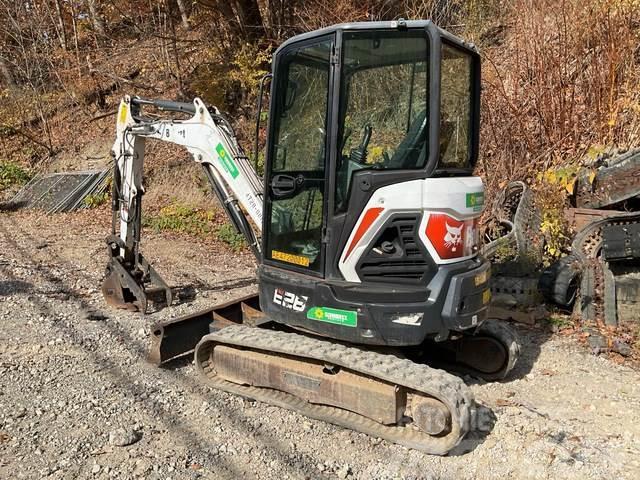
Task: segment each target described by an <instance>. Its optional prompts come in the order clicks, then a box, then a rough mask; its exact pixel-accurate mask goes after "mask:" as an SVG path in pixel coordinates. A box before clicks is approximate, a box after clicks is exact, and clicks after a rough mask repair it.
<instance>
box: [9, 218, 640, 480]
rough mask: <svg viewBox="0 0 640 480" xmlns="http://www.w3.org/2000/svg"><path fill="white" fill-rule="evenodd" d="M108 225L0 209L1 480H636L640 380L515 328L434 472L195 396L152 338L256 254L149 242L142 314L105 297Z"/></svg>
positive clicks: (217, 294)
mask: <svg viewBox="0 0 640 480" xmlns="http://www.w3.org/2000/svg"><path fill="white" fill-rule="evenodd" d="M107 218H108V212H106V211H98V212H89V213H87V212H84V213H82V214H74V215H59V216H54V217H51V218H46V217H44V216H42V215H37V214H16V213H1V212H0V478H7V479H9V478H44V477H47V478H65V479H76V478H105V479H106V478H150V479H169V478H171V479H183V478H187V479H189V478H258V479H285V478H314V479H315V478H343V479H344V478H353V479H396V478H402V479H461V478H477V479H487V478H523V479H528V478H532V479H533V478H536V479H537V478H554V479H556V478H576V479H577V478H579V479H584V478H628V479H635V478H638V477H640V455H639V454H640V422H638V417H639V415H640V386H639V380H640V375H639V374H638V372H636V371H634V370H632V369H631V368H629V367H625V366H619V365H616V364H614V363H612V362H610V361H609V360H607V359H605V358H601V357H596V356H593V355H591V354H590V353H589V352H588V351H587V350H585V349H584V348H583V347H582V346H580V345H577V344H576V343H575V341H574V340H572V339H568V338H562V337H555V336H551V335H550V334H549V333H547V332H546V331H545V330H543V329H530V330H524V329H520V333H521V335H522V337H523V342H524V345H523V352H524V354H523V357H522V358H521V361H520V363H519V365H518V366H517V369H516V371H515V373H514V375H513V376H512V378H511V379H509V380H508V381H505V382H503V383H495V384H485V383H478V382H477V381H473V380H472V379H469V378H466V379H465V380H466V381H467V383H469V384H470V385H471V387H472V389H473V391H474V393H475V395H476V399H477V401H478V402H479V403H480V404H481V406H482V407H481V408H482V411H483V413H484V414H485V415H486V418H488V419H489V421H488V422H487V423H486V426H485V431H482V432H475V433H474V434H472V435H471V436H470V437H469V438H468V439H466V440H465V441H464V442H463V444H462V445H461V446H460V447H459V448H458V449H457V450H456V451H455V452H453V454H451V455H449V456H447V457H433V456H428V455H424V454H421V453H419V452H415V451H411V450H407V449H405V448H403V447H399V446H396V445H390V444H388V443H386V442H384V441H380V440H378V439H374V438H370V437H367V436H365V435H362V434H358V433H355V432H350V431H346V430H343V429H340V428H337V427H333V426H331V425H328V424H325V423H322V422H318V421H314V420H309V419H306V418H304V417H302V416H300V415H297V414H294V413H291V412H288V411H285V410H281V409H278V408H275V407H269V406H266V405H263V404H259V403H256V402H252V401H248V400H244V399H241V398H238V397H234V396H231V395H227V394H225V393H221V392H215V391H211V390H209V389H208V388H206V387H203V386H201V385H200V384H199V383H198V381H197V377H196V374H195V371H194V368H193V365H192V364H191V363H190V362H188V361H184V362H181V363H177V364H173V365H171V366H170V367H169V368H166V369H158V368H155V367H153V366H151V365H149V364H148V363H146V361H145V359H144V351H145V348H146V343H147V336H148V333H149V326H150V325H151V324H152V323H153V322H155V321H158V320H161V319H164V318H170V317H173V316H176V315H179V314H183V313H186V312H189V311H193V310H197V309H201V308H203V307H205V306H208V305H211V304H213V303H216V302H219V301H221V300H224V299H227V298H229V297H230V296H235V295H238V294H243V293H249V292H251V291H252V289H254V288H255V287H254V286H253V285H252V277H253V271H254V268H255V267H254V264H253V260H252V258H251V257H250V256H249V255H244V256H241V257H240V258H238V256H237V255H234V254H232V253H231V252H229V251H226V250H224V249H221V247H220V246H216V245H204V244H200V243H199V242H195V241H189V240H185V239H180V238H173V237H169V236H166V235H147V236H146V237H145V242H144V247H143V251H144V252H145V256H146V257H147V258H148V259H149V260H150V261H151V262H152V263H153V264H154V265H155V266H156V267H157V269H158V270H159V271H160V272H161V273H162V274H164V275H165V277H166V278H167V279H168V280H169V283H170V284H172V285H179V286H181V287H182V288H181V292H182V293H181V295H180V301H181V303H180V304H179V305H177V306H175V307H172V308H169V309H165V310H162V311H160V312H157V313H154V314H152V315H148V316H147V317H143V316H141V315H139V314H131V313H125V312H120V311H115V310H112V309H109V308H107V307H106V306H105V305H104V303H103V301H102V298H101V296H100V294H99V285H100V280H101V275H102V273H103V268H104V261H105V258H106V257H105V247H104V245H103V243H102V241H103V240H102V239H103V238H104V237H105V234H106V232H107V230H108V227H107V225H106V219H107Z"/></svg>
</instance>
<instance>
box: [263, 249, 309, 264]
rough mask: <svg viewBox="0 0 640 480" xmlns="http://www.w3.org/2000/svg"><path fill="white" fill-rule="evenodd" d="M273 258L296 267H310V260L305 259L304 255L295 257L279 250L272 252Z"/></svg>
mask: <svg viewBox="0 0 640 480" xmlns="http://www.w3.org/2000/svg"><path fill="white" fill-rule="evenodd" d="M271 258H272V259H273V260H280V261H282V262H287V263H293V264H294V265H300V266H302V267H308V266H309V259H308V258H307V257H303V256H302V255H293V254H291V253H284V252H279V251H278V250H271Z"/></svg>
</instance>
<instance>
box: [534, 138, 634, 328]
mask: <svg viewBox="0 0 640 480" xmlns="http://www.w3.org/2000/svg"><path fill="white" fill-rule="evenodd" d="M592 167H593V168H594V169H595V172H593V171H591V172H592V173H591V174H589V172H587V171H586V170H585V172H584V173H583V174H581V175H579V176H578V179H577V182H576V191H575V196H574V204H575V208H573V209H570V210H569V212H568V213H569V215H570V217H572V219H573V220H574V224H575V227H576V231H577V233H576V235H575V237H574V239H573V242H572V244H571V254H570V255H567V256H566V257H564V258H561V259H560V260H559V261H558V262H557V263H555V264H554V265H552V266H551V267H549V268H548V269H546V270H545V271H544V272H543V274H542V276H541V278H540V290H541V292H542V293H543V294H544V296H545V298H546V299H547V300H549V301H551V302H554V303H556V304H558V305H560V306H562V307H565V308H573V309H574V312H576V313H579V314H580V316H581V318H582V319H583V320H584V321H586V322H590V321H595V320H602V321H604V323H605V324H606V325H610V326H617V325H618V324H620V323H621V322H624V321H627V320H632V318H629V317H630V315H629V313H631V312H634V310H635V309H636V308H637V307H636V306H635V305H636V304H638V305H640V303H639V302H640V299H639V298H638V296H637V295H633V292H636V293H637V288H636V285H635V284H636V283H637V279H638V273H639V272H640V268H639V267H640V263H638V260H639V259H640V197H639V196H640V149H636V150H631V151H628V152H624V153H622V154H609V155H603V156H601V157H599V158H598V159H596V161H595V162H594V164H593V165H592ZM629 289H631V290H632V294H631V295H629V294H628V293H629V292H627V290H629Z"/></svg>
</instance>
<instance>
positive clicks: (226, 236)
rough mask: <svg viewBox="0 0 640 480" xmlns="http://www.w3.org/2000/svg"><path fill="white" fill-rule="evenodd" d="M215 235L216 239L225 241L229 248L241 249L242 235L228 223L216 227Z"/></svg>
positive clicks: (235, 250) (243, 243)
mask: <svg viewBox="0 0 640 480" xmlns="http://www.w3.org/2000/svg"><path fill="white" fill-rule="evenodd" d="M216 236H217V237H218V240H220V241H222V242H224V243H226V244H227V245H229V246H230V247H231V250H233V251H234V252H237V251H239V250H242V248H243V247H244V246H245V244H246V243H245V241H244V237H243V236H242V235H241V234H239V233H238V232H237V231H236V229H235V227H234V226H233V225H231V224H230V223H225V224H223V225H221V226H220V227H218V228H217V229H216Z"/></svg>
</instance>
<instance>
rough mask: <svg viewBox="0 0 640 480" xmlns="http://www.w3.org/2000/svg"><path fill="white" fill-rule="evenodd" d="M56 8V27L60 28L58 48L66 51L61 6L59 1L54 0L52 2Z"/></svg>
mask: <svg viewBox="0 0 640 480" xmlns="http://www.w3.org/2000/svg"><path fill="white" fill-rule="evenodd" d="M54 4H55V6H56V15H57V17H58V27H59V28H60V46H61V47H62V48H63V49H64V50H67V48H68V46H67V32H66V30H65V28H64V16H63V12H62V5H61V4H60V0H55V2H54Z"/></svg>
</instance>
